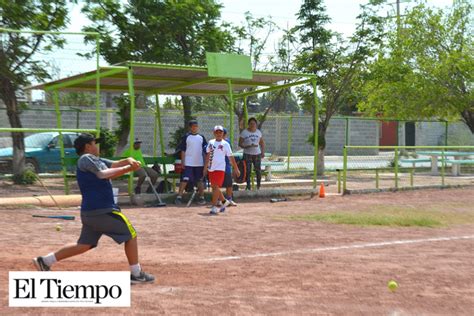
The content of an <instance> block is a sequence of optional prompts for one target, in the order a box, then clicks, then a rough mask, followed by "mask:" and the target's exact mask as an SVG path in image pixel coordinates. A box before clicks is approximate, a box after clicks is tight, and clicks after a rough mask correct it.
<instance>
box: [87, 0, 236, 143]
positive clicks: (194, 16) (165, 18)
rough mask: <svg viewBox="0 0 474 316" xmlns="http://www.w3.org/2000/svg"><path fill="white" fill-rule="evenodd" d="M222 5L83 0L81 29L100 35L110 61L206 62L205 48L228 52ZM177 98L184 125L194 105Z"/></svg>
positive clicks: (196, 0)
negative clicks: (86, 21) (86, 23)
mask: <svg viewBox="0 0 474 316" xmlns="http://www.w3.org/2000/svg"><path fill="white" fill-rule="evenodd" d="M221 8H222V5H221V4H219V3H217V2H216V1H215V0H185V1H176V0H155V1H139V0H129V1H127V2H124V1H120V0H87V1H86V5H85V6H84V8H83V12H84V13H85V14H86V15H87V17H88V18H89V19H90V20H91V21H92V25H90V26H87V27H85V28H84V30H85V31H96V32H99V33H100V34H101V36H102V44H101V54H102V56H103V57H104V59H105V60H106V61H107V62H109V63H110V64H114V63H119V62H123V61H126V60H134V61H144V62H161V63H175V64H196V65H204V64H205V60H206V56H205V53H206V51H211V52H223V51H224V52H225V51H229V50H230V49H231V47H232V46H233V43H234V42H233V40H234V39H233V37H232V35H231V32H230V30H229V29H228V25H227V24H225V23H221V22H220V21H219V19H220V9H221ZM181 99H182V104H183V112H184V125H185V126H186V125H187V122H188V121H189V120H190V119H192V106H193V103H192V100H191V99H190V98H189V97H187V96H182V98H181ZM126 132H127V134H128V131H126Z"/></svg>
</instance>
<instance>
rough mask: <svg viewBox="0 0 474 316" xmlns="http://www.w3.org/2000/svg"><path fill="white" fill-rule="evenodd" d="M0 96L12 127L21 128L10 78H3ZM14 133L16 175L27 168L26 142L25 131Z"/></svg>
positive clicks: (14, 167)
mask: <svg viewBox="0 0 474 316" xmlns="http://www.w3.org/2000/svg"><path fill="white" fill-rule="evenodd" d="M0 97H1V98H2V100H3V102H4V103H5V105H6V107H7V115H8V121H9V122H10V126H11V127H12V128H21V127H22V125H21V121H20V112H21V111H20V109H19V108H18V101H17V99H16V95H15V88H14V87H13V84H12V83H11V81H10V80H8V79H7V78H1V84H0ZM11 135H12V146H13V160H12V172H13V174H14V175H21V174H22V173H23V170H24V169H25V142H24V140H23V139H24V133H23V132H21V133H20V132H15V133H11Z"/></svg>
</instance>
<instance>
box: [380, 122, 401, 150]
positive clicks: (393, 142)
mask: <svg viewBox="0 0 474 316" xmlns="http://www.w3.org/2000/svg"><path fill="white" fill-rule="evenodd" d="M397 131H398V122H387V121H380V133H379V146H397V145H398V144H397V143H398V137H397Z"/></svg>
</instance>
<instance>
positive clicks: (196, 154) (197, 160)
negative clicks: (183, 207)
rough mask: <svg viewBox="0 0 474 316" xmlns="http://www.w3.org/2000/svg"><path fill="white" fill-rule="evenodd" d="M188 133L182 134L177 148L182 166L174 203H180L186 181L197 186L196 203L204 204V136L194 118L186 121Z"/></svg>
mask: <svg viewBox="0 0 474 316" xmlns="http://www.w3.org/2000/svg"><path fill="white" fill-rule="evenodd" d="M188 126H189V133H187V134H186V135H184V137H183V139H182V140H181V143H180V144H179V146H178V150H180V151H181V163H182V164H183V167H184V172H183V176H182V178H181V182H180V183H179V191H178V196H177V197H176V200H175V203H176V204H177V205H179V204H182V196H183V192H184V189H185V188H186V185H187V184H188V182H191V183H193V185H194V184H195V185H197V187H198V195H199V199H198V204H200V205H204V204H206V200H205V199H204V185H203V183H202V179H203V168H204V154H205V152H204V150H205V148H206V146H207V141H206V138H205V137H204V136H203V135H201V134H199V133H198V132H199V125H198V122H197V121H196V120H191V121H189V122H188Z"/></svg>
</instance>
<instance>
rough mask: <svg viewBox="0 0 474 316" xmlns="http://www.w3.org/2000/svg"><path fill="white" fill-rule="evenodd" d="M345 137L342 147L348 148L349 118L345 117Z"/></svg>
mask: <svg viewBox="0 0 474 316" xmlns="http://www.w3.org/2000/svg"><path fill="white" fill-rule="evenodd" d="M345 132H346V135H345V138H346V139H345V141H344V145H346V146H348V145H349V118H348V117H346V130H345Z"/></svg>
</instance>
